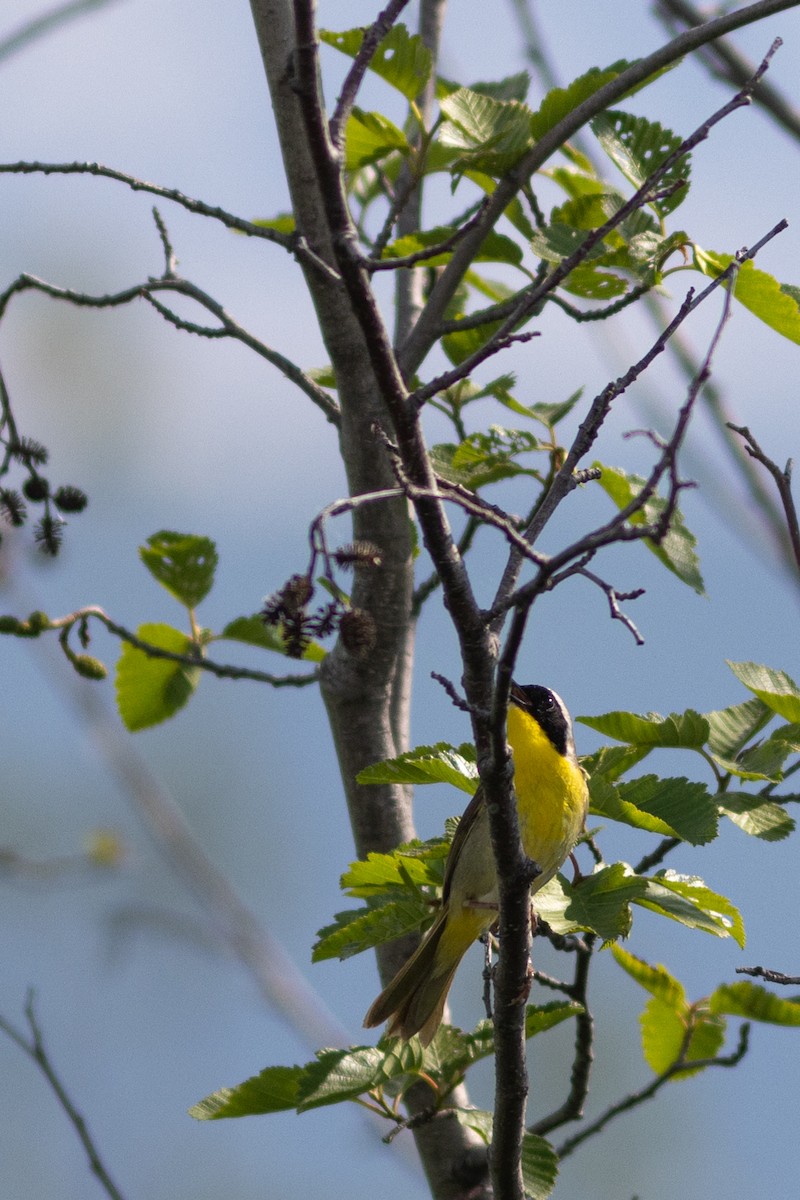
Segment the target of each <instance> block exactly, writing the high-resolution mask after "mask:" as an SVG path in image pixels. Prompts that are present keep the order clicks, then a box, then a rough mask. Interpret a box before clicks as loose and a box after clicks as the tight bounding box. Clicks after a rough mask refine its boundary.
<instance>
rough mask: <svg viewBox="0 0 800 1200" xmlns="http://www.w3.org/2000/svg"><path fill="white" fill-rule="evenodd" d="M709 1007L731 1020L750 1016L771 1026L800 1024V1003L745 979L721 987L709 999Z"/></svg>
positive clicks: (750, 1018)
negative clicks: (724, 1014) (781, 996)
mask: <svg viewBox="0 0 800 1200" xmlns="http://www.w3.org/2000/svg"><path fill="white" fill-rule="evenodd" d="M709 1006H710V1008H711V1011H712V1012H716V1013H726V1014H727V1015H728V1016H731V1017H747V1018H749V1020H751V1021H766V1022H768V1023H769V1024H771V1025H787V1026H797V1025H800V1001H798V1000H782V999H781V998H780V996H776V995H775V994H774V993H773V992H770V991H767V989H766V988H764V987H761V986H759V984H757V983H749V982H747V981H745V980H743V981H742V982H741V983H723V984H721V985H720V987H718V988H716V989H715V990H714V991H713V992H712V993H711V995H710V996H709Z"/></svg>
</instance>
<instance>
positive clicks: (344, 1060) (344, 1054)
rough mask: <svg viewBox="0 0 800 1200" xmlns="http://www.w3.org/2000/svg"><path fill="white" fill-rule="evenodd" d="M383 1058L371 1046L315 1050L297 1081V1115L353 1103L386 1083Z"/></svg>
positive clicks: (380, 1053)
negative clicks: (350, 1101) (311, 1110)
mask: <svg viewBox="0 0 800 1200" xmlns="http://www.w3.org/2000/svg"><path fill="white" fill-rule="evenodd" d="M385 1057H386V1056H385V1055H384V1054H383V1052H382V1051H381V1050H379V1049H376V1048H375V1047H372V1046H360V1047H356V1048H355V1049H350V1050H319V1051H317V1060H316V1062H310V1063H308V1064H307V1065H306V1068H305V1070H304V1071H303V1073H302V1076H301V1077H300V1080H299V1084H298V1090H297V1111H298V1112H308V1110H309V1109H311V1108H322V1107H324V1106H325V1105H327V1104H340V1103H341V1102H342V1101H343V1100H353V1099H355V1097H356V1096H360V1095H361V1094H362V1093H363V1092H368V1091H370V1090H371V1089H372V1088H374V1087H377V1086H378V1085H379V1084H381V1083H384V1082H386V1078H387V1076H386V1072H385Z"/></svg>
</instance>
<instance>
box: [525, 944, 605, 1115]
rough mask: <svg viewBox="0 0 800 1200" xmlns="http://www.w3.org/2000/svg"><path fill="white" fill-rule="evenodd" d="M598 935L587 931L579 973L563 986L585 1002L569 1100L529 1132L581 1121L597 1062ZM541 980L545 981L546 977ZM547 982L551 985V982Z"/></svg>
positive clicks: (578, 962) (579, 953)
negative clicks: (593, 986)
mask: <svg viewBox="0 0 800 1200" xmlns="http://www.w3.org/2000/svg"><path fill="white" fill-rule="evenodd" d="M594 946H595V937H594V936H593V935H592V934H587V936H586V938H585V939H584V940H583V941H582V942H579V943H577V947H576V948H577V957H576V960H575V976H574V979H573V982H572V984H570V985H568V986H566V987H563V988H560V989H559V990H562V991H564V992H565V994H566V995H567V996H569V998H570V999H571V1000H575V1001H576V1002H577V1003H578V1004H580V1005H582V1006H583V1012H582V1013H578V1015H577V1016H576V1018H575V1020H576V1027H575V1051H574V1056H573V1060H572V1072H571V1076H570V1089H569V1094H568V1095H567V1098H566V1100H565V1101H564V1103H563V1104H562V1105H561V1107H560V1108H557V1109H556V1111H555V1112H552V1113H550V1114H549V1116H547V1117H542V1119H541V1120H539V1121H536V1122H535V1123H534V1124H533V1125H531V1126H530V1128H529V1132H530V1133H536V1134H539V1136H540V1137H545V1136H546V1135H547V1134H548V1133H552V1131H553V1130H554V1129H558V1128H559V1127H560V1126H561V1125H565V1124H566V1123H567V1122H568V1121H577V1120H578V1119H579V1118H580V1117H581V1116H582V1115H583V1106H584V1104H585V1103H586V1097H587V1096H588V1095H589V1079H590V1076H591V1072H592V1064H593V1062H594V1019H593V1017H592V1014H591V1012H590V1010H589V997H588V991H589V969H590V966H591V963H592V957H593V954H594ZM541 982H544V981H543V980H542V981H541ZM546 986H551V984H550V982H549V981H548V984H547V985H546Z"/></svg>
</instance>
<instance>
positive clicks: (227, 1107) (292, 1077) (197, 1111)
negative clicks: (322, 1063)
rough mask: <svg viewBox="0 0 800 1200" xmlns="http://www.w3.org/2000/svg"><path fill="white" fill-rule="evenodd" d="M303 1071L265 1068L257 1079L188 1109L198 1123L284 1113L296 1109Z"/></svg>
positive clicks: (207, 1097)
mask: <svg viewBox="0 0 800 1200" xmlns="http://www.w3.org/2000/svg"><path fill="white" fill-rule="evenodd" d="M303 1071H304V1068H303V1067H266V1068H265V1069H264V1070H263V1071H261V1073H260V1074H258V1075H253V1076H252V1077H251V1078H250V1079H246V1080H245V1081H244V1083H240V1084H237V1086H236V1087H232V1088H220V1089H219V1090H218V1091H216V1092H212V1093H211V1095H210V1096H206V1097H205V1099H203V1100H200V1101H199V1103H197V1104H195V1105H193V1106H192V1108H190V1109H189V1116H190V1117H194V1118H195V1119H196V1120H198V1121H219V1120H221V1119H222V1118H223V1117H254V1116H261V1115H263V1114H264V1113H275V1112H285V1111H286V1110H287V1109H290V1108H295V1107H296V1105H297V1097H298V1087H299V1083H300V1079H301V1078H302V1075H303Z"/></svg>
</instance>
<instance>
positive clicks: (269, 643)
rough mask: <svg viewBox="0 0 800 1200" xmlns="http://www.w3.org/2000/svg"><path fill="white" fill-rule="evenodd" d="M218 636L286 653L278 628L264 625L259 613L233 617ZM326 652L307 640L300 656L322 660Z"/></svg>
mask: <svg viewBox="0 0 800 1200" xmlns="http://www.w3.org/2000/svg"><path fill="white" fill-rule="evenodd" d="M219 636H220V638H227V639H228V640H229V641H232V642H244V643H245V645H247V646H260V647H261V649H262V650H274V651H275V652H276V653H277V654H285V653H286V642H285V640H284V637H283V635H282V633H281V632H280V630H278V629H276V628H275V626H274V625H265V624H264V621H263V619H262V617H261V616H260V614H259V613H255V614H254V615H253V616H251V617H235V618H234V620H233V621H229V622H228V624H227V625H226V626H225V628H224V629H223V631H222V633H221V634H220V635H219ZM326 654H327V651H326V650H325V648H324V647H323V646H320V644H319V642H309V644H308V645H307V646H306V648H305V650H304V651H303V653H302V654H301V656H300V657H301V658H302V659H304V660H305V661H306V662H322V660H323V658H325V656H326Z"/></svg>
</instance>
